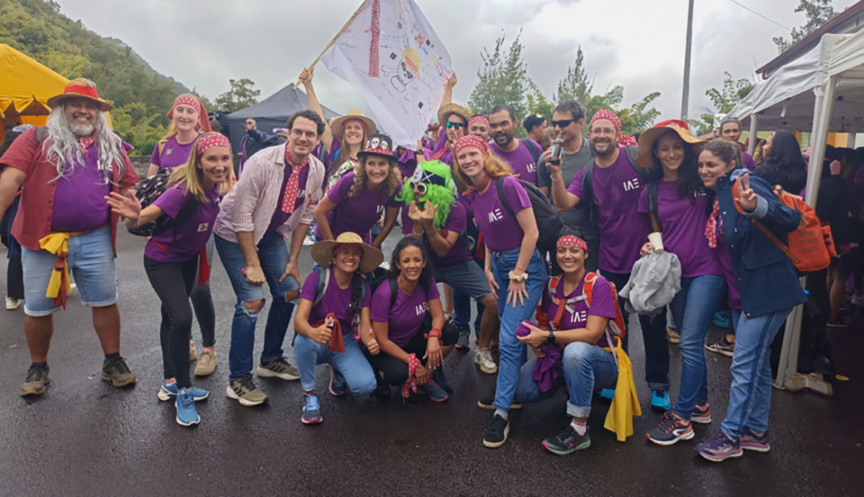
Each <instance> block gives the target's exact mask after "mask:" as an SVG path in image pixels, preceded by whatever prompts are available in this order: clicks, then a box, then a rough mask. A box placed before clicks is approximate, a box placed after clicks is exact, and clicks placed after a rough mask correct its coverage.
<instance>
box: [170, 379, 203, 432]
mask: <svg viewBox="0 0 864 497" xmlns="http://www.w3.org/2000/svg"><path fill="white" fill-rule="evenodd" d="M174 405H175V406H176V407H177V418H176V419H177V424H178V425H180V426H192V425H197V424H198V423H200V422H201V416H199V415H198V410H197V409H195V398H194V397H193V394H192V390H190V389H188V388H181V389H180V392H178V393H177V400H176V401H175V402H174Z"/></svg>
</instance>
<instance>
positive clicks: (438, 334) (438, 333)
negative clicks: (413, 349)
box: [423, 328, 441, 340]
mask: <svg viewBox="0 0 864 497" xmlns="http://www.w3.org/2000/svg"><path fill="white" fill-rule="evenodd" d="M431 337H435V338H437V339H438V340H441V330H439V329H438V328H432V329H431V330H429V333H425V334H424V335H423V338H425V339H426V340H429V339H430V338H431Z"/></svg>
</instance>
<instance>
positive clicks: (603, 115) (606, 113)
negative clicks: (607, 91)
mask: <svg viewBox="0 0 864 497" xmlns="http://www.w3.org/2000/svg"><path fill="white" fill-rule="evenodd" d="M599 119H606V120H607V121H612V124H614V125H615V129H616V130H618V133H619V134H620V133H621V120H620V119H618V116H616V115H615V113H614V112H612V111H611V110H609V109H600V110H598V111H597V112H595V113H594V117H592V118H591V125H592V126H593V125H594V121H597V120H599Z"/></svg>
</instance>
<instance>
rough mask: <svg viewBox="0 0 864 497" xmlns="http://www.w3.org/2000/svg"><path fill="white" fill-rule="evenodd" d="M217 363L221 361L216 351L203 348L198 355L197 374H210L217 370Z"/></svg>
mask: <svg viewBox="0 0 864 497" xmlns="http://www.w3.org/2000/svg"><path fill="white" fill-rule="evenodd" d="M217 364H219V361H218V360H217V359H216V352H211V351H209V350H207V349H203V350H202V351H201V355H199V356H198V364H196V365H195V376H210V375H211V374H213V373H214V372H215V371H216V365H217Z"/></svg>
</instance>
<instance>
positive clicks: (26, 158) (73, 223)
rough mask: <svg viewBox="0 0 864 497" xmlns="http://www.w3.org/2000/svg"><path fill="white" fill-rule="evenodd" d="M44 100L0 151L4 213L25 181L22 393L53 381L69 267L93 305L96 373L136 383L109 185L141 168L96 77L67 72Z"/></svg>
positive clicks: (20, 228)
mask: <svg viewBox="0 0 864 497" xmlns="http://www.w3.org/2000/svg"><path fill="white" fill-rule="evenodd" d="M48 106H49V107H51V114H50V116H49V117H48V122H47V125H46V126H45V127H40V128H33V129H30V130H28V131H26V132H25V133H24V134H22V135H21V136H20V137H19V138H18V139H17V140H15V142H14V143H13V144H12V146H11V147H10V148H9V150H7V151H6V153H5V154H4V155H3V156H2V157H0V171H2V172H0V216H2V215H3V212H5V211H6V209H7V208H8V207H9V205H10V204H11V203H12V200H13V199H14V198H15V195H16V194H17V192H18V190H19V189H20V188H21V187H22V186H24V188H23V190H22V192H21V201H20V207H19V210H18V215H17V217H16V218H15V224H14V225H13V227H12V233H13V234H14V236H15V238H16V239H17V240H18V241H19V242H20V243H21V246H22V250H23V252H22V263H23V266H24V312H25V314H26V318H25V321H24V331H25V334H26V335H27V346H28V348H29V349H30V360H31V365H30V368H29V370H28V371H27V379H26V380H25V381H24V384H23V385H21V395H22V396H28V395H42V394H44V393H45V386H46V385H47V384H48V382H49V381H50V379H49V376H48V362H47V361H48V348H49V346H50V344H51V335H52V334H53V332H54V321H53V317H52V316H53V314H54V313H55V312H57V311H58V310H59V309H60V308H61V307H62V308H64V309H65V307H66V293H67V292H68V291H69V290H70V287H69V284H70V281H69V270H71V271H72V273H73V274H74V276H75V282H76V283H77V284H78V291H79V292H80V294H81V300H82V301H83V303H84V304H86V305H89V306H90V307H91V308H92V312H93V326H94V328H95V329H96V334H97V335H98V336H99V341H100V343H101V345H102V351H103V352H104V354H105V360H104V362H103V364H102V379H103V380H104V381H107V382H110V383H111V384H112V385H113V386H115V387H123V386H126V385H130V384H133V383H135V374H134V373H132V372H131V371H130V370H129V367H128V366H127V365H126V362H125V361H124V360H123V358H122V357H120V313H119V311H118V309H117V271H116V267H115V257H116V249H115V243H116V239H117V221H118V217H119V216H118V215H116V214H113V213H112V212H111V210H110V209H109V208H108V204H107V202H106V200H105V198H106V197H107V196H108V194H109V193H110V192H116V193H119V194H121V195H124V196H125V195H126V194H127V193H128V192H129V190H130V189H131V188H132V187H133V186H134V185H135V184H136V183H137V182H138V176H137V175H136V174H135V170H134V169H133V168H132V163H131V162H130V161H129V157H128V156H127V155H126V151H125V150H124V149H123V147H122V142H121V141H120V139H119V138H118V137H117V136H116V135H114V133H113V132H112V131H111V128H110V126H109V125H108V120H107V118H106V117H105V112H107V111H109V110H111V109H112V108H113V107H112V106H111V105H110V104H109V103H107V102H105V101H104V100H102V99H100V98H99V94H98V93H97V91H96V85H95V84H94V83H93V82H92V81H89V80H86V79H75V80H72V81H70V82H69V84H68V85H67V86H66V88H65V89H64V91H63V93H61V94H60V95H56V96H54V97H52V98H50V99H49V100H48Z"/></svg>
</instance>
